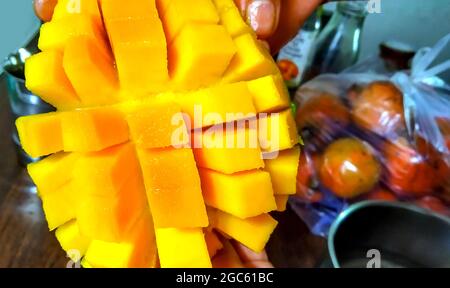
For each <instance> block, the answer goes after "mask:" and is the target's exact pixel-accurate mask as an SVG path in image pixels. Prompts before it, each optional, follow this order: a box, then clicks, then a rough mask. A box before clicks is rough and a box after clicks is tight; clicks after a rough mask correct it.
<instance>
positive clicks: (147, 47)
mask: <svg viewBox="0 0 450 288" xmlns="http://www.w3.org/2000/svg"><path fill="white" fill-rule="evenodd" d="M123 6H127V7H123ZM102 9H103V17H104V19H105V25H106V28H107V31H108V35H109V39H110V42H111V47H112V50H113V52H114V56H115V59H116V65H117V70H118V71H119V79H120V83H121V85H122V87H123V88H124V89H126V90H130V91H134V92H137V93H142V94H145V93H149V92H159V91H161V90H162V89H163V88H164V85H165V84H166V82H167V81H168V80H169V72H168V63H167V44H166V37H165V35H164V31H163V27H162V23H161V21H160V20H159V16H158V11H157V10H156V4H155V1H148V0H134V1H128V2H127V4H126V5H123V3H122V2H121V1H111V0H107V1H103V2H102Z"/></svg>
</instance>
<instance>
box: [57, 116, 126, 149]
mask: <svg viewBox="0 0 450 288" xmlns="http://www.w3.org/2000/svg"><path fill="white" fill-rule="evenodd" d="M61 126H62V134H63V142H64V151H66V152H91V151H101V150H103V149H105V148H108V147H111V146H114V145H117V144H121V143H124V142H126V141H128V139H129V131H128V124H127V122H126V121H125V119H124V117H123V114H122V113H121V111H120V110H118V109H116V108H112V107H104V108H94V109H84V110H75V111H70V112H64V113H62V114H61Z"/></svg>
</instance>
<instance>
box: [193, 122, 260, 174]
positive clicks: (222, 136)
mask: <svg viewBox="0 0 450 288" xmlns="http://www.w3.org/2000/svg"><path fill="white" fill-rule="evenodd" d="M192 135H193V140H192V141H193V143H192V144H193V145H194V149H193V150H194V155H195V160H196V161H197V166H199V167H202V168H208V169H212V170H215V171H219V172H222V173H225V174H233V173H236V172H242V171H248V170H254V169H259V168H264V161H263V160H262V152H261V149H260V148H259V144H258V142H257V141H252V139H253V140H255V139H257V131H256V129H250V128H245V127H244V128H242V127H241V128H239V127H236V128H233V129H223V127H222V125H220V126H215V127H211V128H209V129H208V130H205V131H202V130H197V131H194V132H193V133H192ZM196 147H201V148H196Z"/></svg>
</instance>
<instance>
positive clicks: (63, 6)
mask: <svg viewBox="0 0 450 288" xmlns="http://www.w3.org/2000/svg"><path fill="white" fill-rule="evenodd" d="M72 14H83V15H90V16H91V17H92V18H93V19H94V21H95V23H96V25H98V26H99V27H102V26H101V25H102V16H101V15H100V9H99V7H98V1H97V0H58V3H57V4H56V6H55V10H54V11H53V17H52V20H58V19H62V18H65V17H67V16H68V15H72Z"/></svg>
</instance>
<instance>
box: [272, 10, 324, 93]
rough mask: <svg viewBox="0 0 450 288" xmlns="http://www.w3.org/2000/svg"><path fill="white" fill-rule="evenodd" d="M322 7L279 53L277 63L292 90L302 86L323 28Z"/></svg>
mask: <svg viewBox="0 0 450 288" xmlns="http://www.w3.org/2000/svg"><path fill="white" fill-rule="evenodd" d="M321 16H322V8H319V9H317V10H316V11H315V12H314V13H313V14H312V15H311V16H310V17H309V18H308V20H307V21H306V22H305V24H304V26H303V27H302V29H300V31H299V32H298V34H297V35H296V36H295V37H294V39H292V40H291V41H290V42H289V43H288V44H286V46H284V47H283V48H282V49H281V51H280V53H279V54H278V58H277V63H278V66H279V68H280V70H281V72H282V74H283V78H284V80H285V81H286V85H287V86H288V88H289V89H291V90H296V89H297V87H298V86H300V84H301V82H302V80H303V77H304V75H305V74H304V72H305V70H306V67H307V66H308V62H309V61H310V59H311V52H312V48H313V45H314V42H315V40H316V38H317V36H318V34H319V31H320V28H321Z"/></svg>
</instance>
